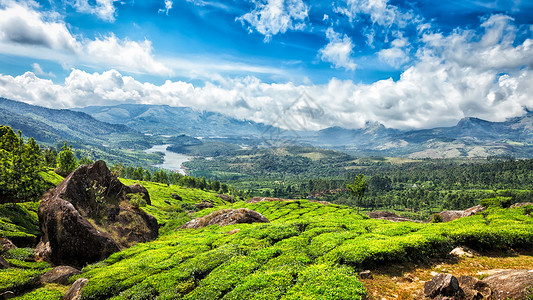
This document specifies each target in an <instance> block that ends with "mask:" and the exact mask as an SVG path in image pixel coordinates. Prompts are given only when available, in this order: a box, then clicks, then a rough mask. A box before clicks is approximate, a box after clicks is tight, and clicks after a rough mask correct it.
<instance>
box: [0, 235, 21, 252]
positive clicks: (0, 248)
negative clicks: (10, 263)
mask: <svg viewBox="0 0 533 300" xmlns="http://www.w3.org/2000/svg"><path fill="white" fill-rule="evenodd" d="M15 248H17V246H15V244H13V242H11V241H10V240H8V239H6V238H0V254H2V253H6V252H7V251H9V250H11V249H15Z"/></svg>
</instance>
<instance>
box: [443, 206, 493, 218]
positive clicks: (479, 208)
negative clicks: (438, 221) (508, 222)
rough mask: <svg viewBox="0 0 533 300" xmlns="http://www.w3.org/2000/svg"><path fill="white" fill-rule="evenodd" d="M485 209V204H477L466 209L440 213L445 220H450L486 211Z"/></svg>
mask: <svg viewBox="0 0 533 300" xmlns="http://www.w3.org/2000/svg"><path fill="white" fill-rule="evenodd" d="M485 209H486V208H485V207H484V206H481V205H476V206H473V207H470V208H469V209H466V210H445V211H443V212H441V213H439V215H441V217H442V221H443V222H450V221H453V220H457V219H459V218H464V217H470V216H472V215H475V214H477V213H480V212H482V211H484V210H485Z"/></svg>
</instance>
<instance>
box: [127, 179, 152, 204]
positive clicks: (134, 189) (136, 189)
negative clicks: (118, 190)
mask: <svg viewBox="0 0 533 300" xmlns="http://www.w3.org/2000/svg"><path fill="white" fill-rule="evenodd" d="M125 192H126V193H127V194H141V195H143V199H144V201H146V205H152V201H151V200H150V194H148V190H147V189H146V188H145V187H144V186H142V185H140V184H138V183H136V184H134V185H130V186H127V185H126V186H125Z"/></svg>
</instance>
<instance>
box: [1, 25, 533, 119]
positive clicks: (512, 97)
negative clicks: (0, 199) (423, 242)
mask: <svg viewBox="0 0 533 300" xmlns="http://www.w3.org/2000/svg"><path fill="white" fill-rule="evenodd" d="M516 30H518V29H517V27H516V26H515V25H513V20H512V19H510V18H508V17H506V16H501V15H495V16H491V17H489V18H487V19H486V20H483V21H482V24H481V25H480V27H479V28H477V29H476V30H474V29H472V30H461V29H456V30H454V31H453V32H452V33H450V34H447V35H446V34H443V33H432V32H430V31H429V30H427V31H426V33H425V34H424V35H423V38H422V42H424V43H425V45H423V46H421V47H420V48H419V49H418V51H417V53H416V61H414V62H413V63H411V64H410V65H409V67H408V68H407V69H406V70H405V71H404V72H403V73H402V74H401V76H400V79H398V80H396V81H395V80H393V79H387V80H381V81H378V82H375V83H372V84H362V83H354V82H353V81H350V80H338V79H335V78H333V79H331V80H330V81H329V82H327V83H325V84H320V85H313V84H311V83H307V84H302V85H297V84H294V83H291V82H287V83H265V82H263V81H261V80H259V79H257V78H255V77H239V78H228V77H221V76H215V75H213V81H212V82H208V83H206V84H204V85H195V84H191V83H189V82H183V81H178V82H172V81H166V82H165V83H163V84H160V85H155V84H151V83H143V82H139V81H137V80H136V79H134V78H133V77H130V76H124V75H123V74H121V73H120V72H119V71H115V70H110V71H106V72H103V73H92V74H90V73H87V72H84V71H81V70H77V69H73V70H72V71H71V74H70V76H68V77H67V78H66V79H65V82H64V83H54V82H52V81H50V80H47V79H43V78H39V77H38V76H36V75H35V73H33V72H27V73H25V74H23V75H20V76H16V77H13V76H9V75H0V96H3V97H7V98H11V99H15V100H21V101H26V102H29V103H32V104H38V105H44V106H48V107H78V106H86V105H109V104H118V103H128V102H133V103H145V104H168V105H173V106H190V107H193V108H196V109H203V110H209V111H217V112H221V113H225V114H228V115H231V116H234V117H237V118H246V119H252V120H255V121H258V122H266V123H272V122H275V121H276V120H278V118H280V117H282V118H283V117H285V112H286V111H290V110H287V109H288V108H289V107H290V105H291V104H292V103H293V102H294V100H295V99H297V98H298V97H299V96H300V95H302V93H306V94H307V95H309V97H310V98H311V99H312V100H313V101H314V103H316V104H317V105H318V106H320V108H321V110H322V111H323V112H324V113H323V114H321V116H320V118H312V119H310V120H308V121H307V122H306V125H307V126H308V128H309V129H318V128H324V127H328V126H334V125H337V126H343V127H347V128H358V127H362V126H364V124H365V123H366V122H375V121H378V122H381V123H383V124H384V125H386V126H388V127H393V128H428V127H436V126H449V125H453V124H455V123H456V122H457V121H458V120H459V119H461V118H463V117H465V116H475V117H479V118H483V119H488V120H491V121H503V120H505V119H506V118H508V117H514V116H518V115H521V114H523V113H524V108H528V109H530V110H533V97H532V96H531V95H533V71H532V69H533V39H525V40H516V39H514V35H511V37H512V38H510V37H509V36H510V35H509V34H510V33H513V32H516ZM521 30H526V31H527V30H529V31H527V32H524V33H523V34H522V36H531V34H532V31H531V30H530V29H529V28H521ZM477 32H481V35H479V34H476V33H477ZM327 36H328V39H329V40H330V44H331V45H335V43H337V44H339V47H338V48H340V49H343V50H342V51H341V50H336V51H333V50H332V51H331V52H328V51H326V49H328V48H327V46H326V47H325V48H323V51H324V53H329V55H326V56H324V57H323V59H325V58H331V62H332V63H333V64H334V65H338V66H339V67H344V68H347V69H350V68H355V63H354V62H353V61H352V60H351V58H350V53H351V51H352V50H353V46H352V45H351V41H350V39H349V38H348V37H347V36H341V35H340V34H338V33H335V32H334V31H333V30H332V29H331V30H328V32H327ZM2 39H4V38H3V37H2ZM4 41H5V40H4ZM76 41H78V43H80V47H81V49H82V50H76V51H89V50H86V49H89V48H90V47H88V46H87V45H89V44H90V43H91V42H95V43H101V44H102V45H100V44H94V46H95V47H94V51H97V49H102V50H105V49H110V50H113V51H115V50H117V49H118V50H119V52H120V51H127V50H128V48H130V47H132V45H129V44H127V41H123V40H120V39H118V38H116V37H114V36H108V37H104V38H101V39H98V40H95V41H84V40H81V39H77V40H76ZM8 42H12V41H8ZM135 43H136V44H134V45H133V46H138V49H137V50H132V51H134V52H136V53H141V54H142V53H145V54H146V55H148V57H151V56H152V54H151V45H149V42H140V43H139V42H135ZM47 45H48V44H47ZM342 45H347V46H346V47H344V48H343V47H341V46H342ZM47 47H50V46H47ZM106 47H108V48H106ZM391 47H392V48H398V49H404V48H406V47H409V46H408V43H407V42H406V41H404V40H402V39H401V37H397V39H396V40H394V41H392V42H391ZM133 48H135V47H133ZM76 49H78V48H76ZM330 49H336V48H335V47H333V46H332V47H331V48H330ZM81 53H85V52H81ZM124 56H125V57H124V58H118V57H110V58H109V60H110V61H108V64H110V65H112V62H113V61H114V63H115V64H117V65H121V66H122V65H124V66H126V65H129V64H130V60H136V61H137V60H139V61H142V58H143V57H144V56H143V55H141V56H140V57H139V56H136V54H134V53H131V54H130V53H127V52H124ZM392 57H394V56H392ZM398 57H399V56H398ZM95 59H96V60H98V61H101V60H105V59H107V58H106V57H98V56H97V57H96V58H95ZM156 62H157V61H156ZM147 64H148V65H149V64H153V62H152V61H148V62H146V61H145V62H144V63H142V64H140V65H141V66H143V65H147ZM166 65H168V64H166V63H165V66H166ZM156 66H157V64H156ZM130 67H131V66H130ZM225 67H226V66H221V69H223V68H225ZM228 67H229V68H231V66H228ZM244 67H246V66H243V68H244ZM147 68H148V67H146V66H144V67H143V68H142V70H145V71H146V69H147ZM148 70H151V72H159V71H161V72H162V70H159V69H157V68H156V69H150V68H148ZM243 99H244V101H245V102H243ZM243 103H246V105H243Z"/></svg>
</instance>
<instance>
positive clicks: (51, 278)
mask: <svg viewBox="0 0 533 300" xmlns="http://www.w3.org/2000/svg"><path fill="white" fill-rule="evenodd" d="M79 274H81V271H80V270H78V269H76V268H73V267H70V266H58V267H55V268H53V269H52V270H50V271H48V272H46V273H45V274H43V276H41V282H42V283H58V284H62V285H67V284H68V280H69V278H70V277H72V276H74V275H79Z"/></svg>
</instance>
